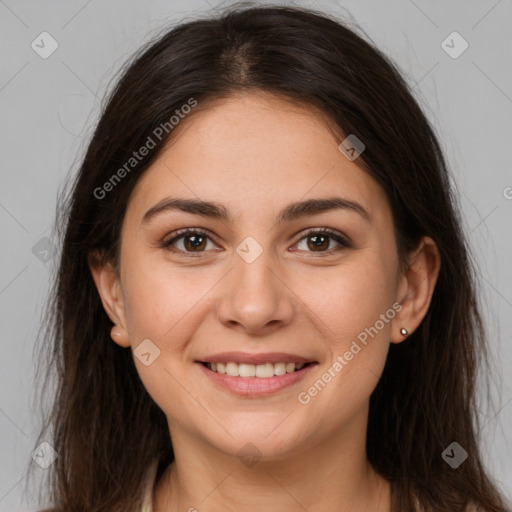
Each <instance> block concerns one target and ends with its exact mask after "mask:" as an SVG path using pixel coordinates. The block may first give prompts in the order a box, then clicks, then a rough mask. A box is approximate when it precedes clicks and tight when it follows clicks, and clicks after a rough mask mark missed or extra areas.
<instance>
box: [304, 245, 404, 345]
mask: <svg viewBox="0 0 512 512" xmlns="http://www.w3.org/2000/svg"><path fill="white" fill-rule="evenodd" d="M326 270H327V269H324V270H323V271H322V272H319V271H318V269H315V270H311V275H310V278H309V277H308V272H307V271H306V272H305V273H303V274H302V280H301V283H302V284H300V287H301V290H302V291H301V292H299V294H298V295H300V296H302V299H303V301H304V303H305V304H307V305H308V307H309V308H310V309H311V310H313V312H314V313H315V316H316V317H318V319H319V320H320V321H321V322H320V325H323V333H325V336H326V338H327V339H328V340H329V343H330V348H331V351H332V352H335V353H336V354H338V353H343V352H345V350H347V346H348V345H350V342H351V341H352V340H354V339H356V338H357V337H358V335H359V334H360V333H361V332H366V331H365V329H367V328H370V327H371V326H374V324H375V323H376V322H377V321H378V320H379V319H380V315H381V314H384V315H386V312H387V311H388V310H389V308H391V306H392V304H393V300H394V287H395V283H394V273H393V269H392V267H391V266H389V265H387V264H385V263H384V262H383V261H381V259H380V258H379V257H378V256H377V255H376V254H375V253H371V252H370V251H368V252H367V253H358V254H357V255H355V256H354V258H353V260H352V261H347V262H346V263H345V264H342V265H339V266H337V267H336V268H334V267H333V268H332V269H331V270H327V271H326ZM297 285H298V286H299V284H298V283H297ZM388 316H389V315H388ZM317 323H318V321H317ZM381 323H382V322H379V323H378V327H379V331H382V334H383V336H384V337H386V336H388V335H389V332H390V324H389V322H384V325H381ZM363 337H364V336H363Z"/></svg>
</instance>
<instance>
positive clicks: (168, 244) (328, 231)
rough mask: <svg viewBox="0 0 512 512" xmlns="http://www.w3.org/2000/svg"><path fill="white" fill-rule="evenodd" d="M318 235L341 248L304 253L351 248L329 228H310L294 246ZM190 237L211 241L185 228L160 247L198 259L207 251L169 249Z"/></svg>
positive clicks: (345, 240) (195, 231)
mask: <svg viewBox="0 0 512 512" xmlns="http://www.w3.org/2000/svg"><path fill="white" fill-rule="evenodd" d="M319 234H320V235H329V238H331V239H333V240H335V241H336V242H338V243H339V244H340V246H341V247H337V248H335V249H329V250H327V251H306V252H311V253H315V252H319V253H321V254H329V255H330V254H332V252H337V251H339V250H342V249H348V248H351V247H352V245H351V244H350V243H349V242H348V240H347V239H346V238H345V237H344V236H342V235H341V234H340V233H338V232H337V231H333V230H332V229H329V228H311V229H309V230H307V231H306V232H305V233H304V234H303V235H302V236H301V238H299V239H298V240H297V242H296V243H295V245H296V244H297V243H299V242H301V241H302V240H303V239H304V238H307V237H308V236H311V235H319ZM192 235H200V236H204V237H206V238H208V239H210V240H212V238H211V237H210V236H209V235H208V233H207V232H205V231H202V230H199V229H195V228H185V229H181V230H179V231H176V232H174V233H171V235H170V238H169V237H167V238H166V239H164V240H162V242H161V247H162V248H163V249H166V250H169V251H172V252H175V253H181V254H186V255H187V256H185V257H192V258H197V257H200V256H201V255H202V254H204V253H205V252H207V251H200V252H197V253H194V252H189V251H182V250H181V249H175V248H171V246H172V244H173V243H174V242H176V241H177V240H180V239H181V238H186V237H187V236H192ZM212 241H213V240H212Z"/></svg>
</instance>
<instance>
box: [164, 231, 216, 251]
mask: <svg viewBox="0 0 512 512" xmlns="http://www.w3.org/2000/svg"><path fill="white" fill-rule="evenodd" d="M182 240H183V242H182V247H179V244H178V247H176V246H175V244H176V243H177V242H181V241H182ZM208 240H210V237H209V236H208V235H207V234H206V233H205V232H204V231H199V230H194V229H189V228H187V229H184V230H181V231H179V232H178V233H177V234H176V236H173V237H172V238H170V239H168V240H164V241H163V242H162V247H164V248H166V249H169V250H175V251H176V252H184V253H202V252H205V248H206V245H207V242H208Z"/></svg>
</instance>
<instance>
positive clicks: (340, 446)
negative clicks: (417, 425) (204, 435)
mask: <svg viewBox="0 0 512 512" xmlns="http://www.w3.org/2000/svg"><path fill="white" fill-rule="evenodd" d="M360 427H361V424H360V422H358V421H355V422H354V425H353V431H352V432H347V431H346V430H344V431H343V433H342V434H338V435H334V436H333V437H332V438H328V439H323V440H322V442H317V443H312V444H311V445H309V446H308V447H303V448H302V449H297V450H296V453H291V454H287V455H286V456H284V455H281V456H279V457H277V456H275V457H272V458H271V459H269V458H267V457H264V458H261V459H260V460H257V461H256V462H255V461H254V460H253V461H252V462H253V464H251V462H248V461H247V460H242V459H241V458H239V457H237V455H236V454H227V453H226V452H225V451H220V450H218V449H217V448H216V447H214V446H212V444H210V443H207V442H206V441H204V440H201V439H199V438H198V437H195V436H193V435H191V434H190V432H187V431H186V430H183V429H181V428H180V427H178V426H177V425H173V426H172V428H171V432H172V440H173V446H175V450H174V453H175V460H174V462H173V463H172V464H171V465H170V466H169V467H168V468H167V469H166V471H165V472H164V473H163V475H162V477H161V478H160V480H159V482H158V484H157V486H156V489H155V499H154V507H153V512H176V511H189V512H195V511H196V512H199V511H200V512H211V511H212V512H213V511H218V510H223V511H226V512H231V511H233V512H234V511H239V510H244V511H247V512H259V511H261V510H280V511H281V512H297V510H307V511H308V512H320V511H321V512H349V511H350V512H359V511H361V512H363V511H367V510H372V511H374V512H387V511H389V510H390V485H389V482H388V481H387V480H385V479H384V478H383V477H381V476H380V475H379V474H377V473H376V472H375V470H374V469H373V468H372V467H371V465H370V464H369V462H368V460H367V458H366V451H365V441H366V432H365V429H363V432H361V429H360Z"/></svg>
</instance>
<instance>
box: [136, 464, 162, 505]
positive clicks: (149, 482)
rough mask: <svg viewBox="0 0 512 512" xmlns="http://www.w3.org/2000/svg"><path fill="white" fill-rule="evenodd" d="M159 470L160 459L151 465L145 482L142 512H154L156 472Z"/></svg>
mask: <svg viewBox="0 0 512 512" xmlns="http://www.w3.org/2000/svg"><path fill="white" fill-rule="evenodd" d="M157 470H158V459H157V460H155V461H154V462H153V463H152V464H151V466H150V467H149V469H148V471H147V473H146V477H145V484H144V499H143V502H142V508H141V509H140V510H141V512H153V490H154V487H155V483H156V482H155V479H156V472H157Z"/></svg>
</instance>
